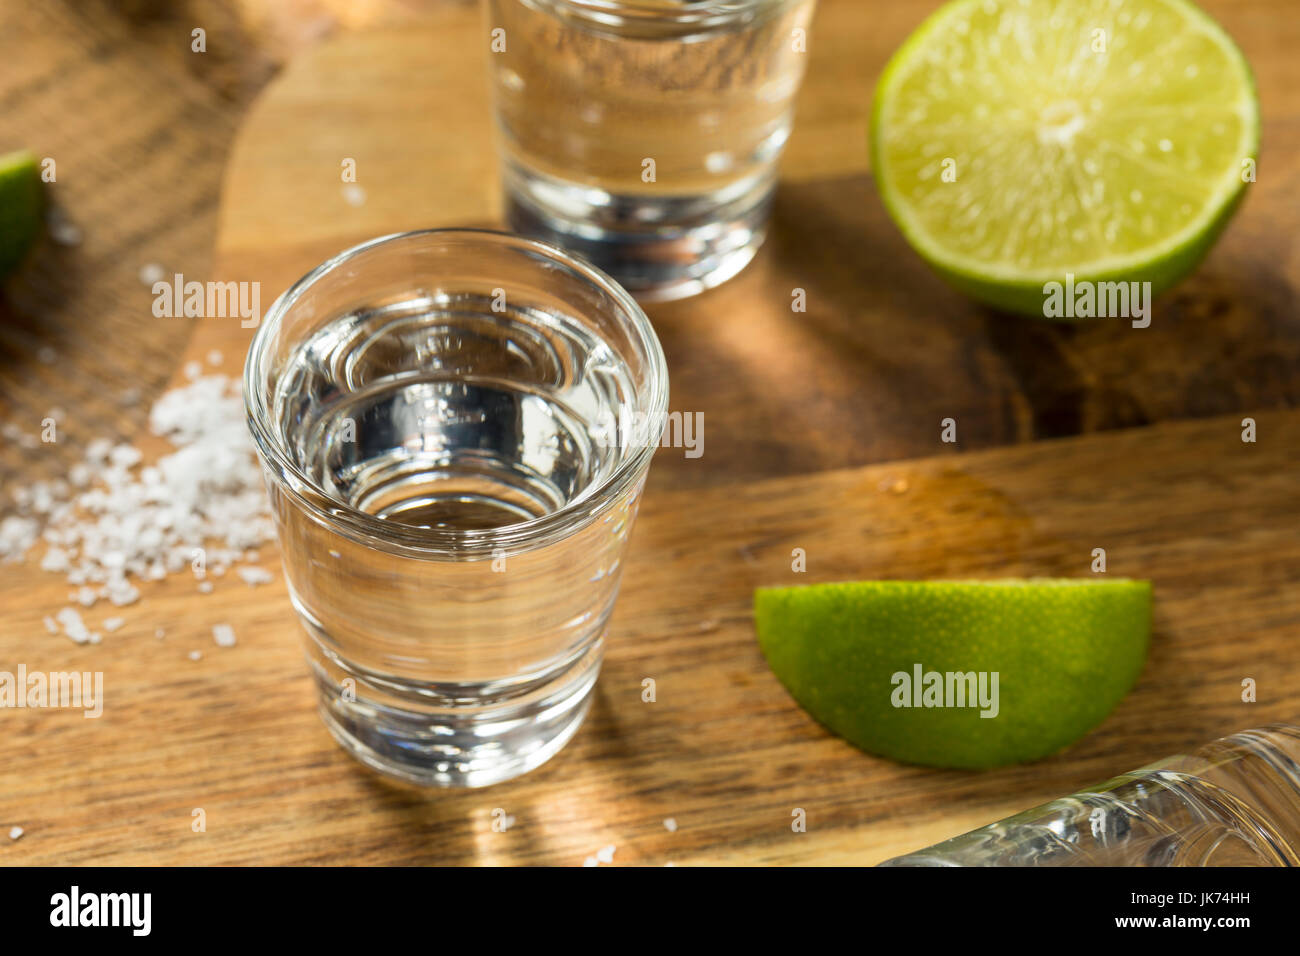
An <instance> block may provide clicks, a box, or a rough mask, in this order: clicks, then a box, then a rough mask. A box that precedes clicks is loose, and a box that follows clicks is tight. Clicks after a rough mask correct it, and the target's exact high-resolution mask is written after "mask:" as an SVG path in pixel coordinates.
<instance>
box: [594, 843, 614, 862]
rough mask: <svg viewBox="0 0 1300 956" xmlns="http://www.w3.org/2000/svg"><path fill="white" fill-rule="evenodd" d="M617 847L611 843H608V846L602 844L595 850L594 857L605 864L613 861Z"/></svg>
mask: <svg viewBox="0 0 1300 956" xmlns="http://www.w3.org/2000/svg"><path fill="white" fill-rule="evenodd" d="M617 849H618V847H616V846H614V845H613V844H610V845H609V846H602V847H601V848H600V849H599V850H597V851H596V859H597V860H599V861H600V862H601V863H606V864H608V863H613V862H614V851H615V850H617Z"/></svg>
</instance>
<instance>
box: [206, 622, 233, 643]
mask: <svg viewBox="0 0 1300 956" xmlns="http://www.w3.org/2000/svg"><path fill="white" fill-rule="evenodd" d="M212 639H213V640H214V641H216V642H217V646H218V647H234V646H235V629H234V628H233V627H231V626H230V625H229V624H218V625H217V626H216V627H214V628H213V629H212Z"/></svg>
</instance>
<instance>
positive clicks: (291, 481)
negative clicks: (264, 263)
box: [244, 230, 668, 787]
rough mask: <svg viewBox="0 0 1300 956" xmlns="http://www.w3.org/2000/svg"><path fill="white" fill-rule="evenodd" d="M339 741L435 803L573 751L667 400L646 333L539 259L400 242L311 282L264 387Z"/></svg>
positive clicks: (311, 647)
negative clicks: (445, 789) (437, 790)
mask: <svg viewBox="0 0 1300 956" xmlns="http://www.w3.org/2000/svg"><path fill="white" fill-rule="evenodd" d="M244 375H245V381H244V389H245V401H246V403H247V406H248V419H249V427H250V429H251V431H252V434H253V438H254V441H255V444H256V446H257V450H258V454H259V456H260V458H261V461H262V464H263V467H264V470H265V474H266V481H267V488H268V491H269V493H270V498H271V504H272V510H273V513H274V516H275V521H276V528H277V534H278V536H279V540H280V546H281V550H282V552H283V560H284V570H285V576H286V579H287V582H288V585H289V592H290V595H291V597H292V600H293V605H294V608H295V609H296V610H297V613H298V617H299V619H300V621H301V623H302V629H303V631H304V632H305V637H306V640H305V643H306V650H307V657H308V660H309V663H310V665H311V670H312V672H313V674H314V675H315V679H316V683H317V685H318V689H319V699H320V712H321V715H322V717H323V718H324V721H325V724H326V726H327V727H328V728H329V730H330V732H331V733H332V734H333V735H334V737H335V738H336V739H337V740H338V742H339V743H340V744H342V746H343V747H344V748H345V749H346V750H347V751H349V752H350V753H351V754H352V755H353V756H355V757H356V758H357V759H359V760H360V761H362V762H363V763H365V764H367V765H369V766H371V767H373V768H374V769H376V770H378V771H380V772H382V773H384V774H388V775H390V776H392V777H396V778H400V779H403V780H406V781H410V782H413V783H416V784H424V785H435V786H469V787H474V786H485V785H488V784H491V783H495V782H497V781H500V780H505V779H507V778H509V777H513V776H515V775H517V774H520V773H524V772H525V771H527V770H530V769H532V768H533V767H536V766H537V765H539V764H541V763H543V762H544V761H545V760H547V759H548V758H550V757H551V756H552V755H553V754H555V753H556V752H557V751H558V750H559V749H560V748H561V747H562V746H563V745H564V743H565V742H566V741H567V740H568V739H569V738H570V737H571V736H572V735H573V734H574V732H575V731H576V730H577V728H578V726H579V725H580V724H581V722H582V719H583V717H584V715H585V713H586V711H587V707H588V704H589V702H590V699H591V692H592V688H593V686H594V684H595V681H596V675H597V673H598V672H599V669H600V662H601V653H602V648H603V639H604V632H605V627H606V623H607V621H608V620H609V616H610V611H611V609H612V608H613V606H614V599H615V596H616V594H617V592H618V586H619V580H620V577H621V572H622V559H623V555H624V552H625V551H626V549H627V543H628V535H629V533H630V531H631V529H632V523H633V520H634V518H635V516H636V510H637V503H638V500H639V496H640V493H641V489H642V487H643V485H644V482H645V476H646V471H647V469H648V468H649V465H650V459H651V457H652V455H653V453H654V450H655V448H656V447H657V444H658V441H659V438H660V436H661V434H662V432H663V428H664V423H665V418H666V409H667V401H668V378H667V372H666V369H665V364H664V356H663V352H662V350H661V349H660V346H659V342H658V340H657V339H656V337H655V334H654V332H653V330H652V329H651V327H650V324H649V322H648V321H647V319H646V317H645V314H644V313H643V312H642V311H641V309H640V308H639V307H638V306H637V304H636V302H635V301H634V300H633V299H632V297H631V296H629V295H628V294H627V292H625V291H624V290H623V289H621V288H619V286H618V285H616V284H615V283H614V282H613V281H611V280H610V279H609V278H608V277H607V276H605V275H603V274H601V273H600V272H599V271H597V270H595V269H593V268H591V267H590V266H588V265H586V264H585V263H582V262H579V261H577V260H575V259H573V258H571V257H570V256H568V255H566V254H565V253H564V252H562V251H561V250H559V249H556V248H553V247H551V246H548V245H546V244H544V243H541V242H537V241H533V240H530V239H524V238H520V237H517V236H508V235H504V234H500V233H492V232H481V231H476V230H432V231H425V232H412V233H406V234H402V235H394V236H386V237H383V238H380V239H375V240H373V241H371V242H367V243H365V244H363V245H360V246H357V247H356V248H353V249H350V250H348V251H346V252H344V253H342V254H341V255H339V256H336V257H335V258H333V259H331V260H329V261H328V262H326V263H324V264H323V265H321V266H319V267H318V268H317V269H315V270H314V271H313V272H311V273H309V274H308V275H306V276H305V277H303V278H302V279H300V280H299V281H298V282H297V283H296V284H295V285H294V286H293V287H292V288H290V289H289V290H288V291H287V292H286V293H285V294H284V295H283V296H282V297H281V298H280V299H279V300H277V302H276V303H275V304H274V305H273V306H272V307H271V309H270V310H269V311H268V313H267V315H266V317H265V319H264V321H263V323H262V325H261V327H260V328H259V329H258V331H257V333H256V335H255V337H254V339H253V343H252V346H251V348H250V350H249V353H248V360H247V363H246V365H245V372H244Z"/></svg>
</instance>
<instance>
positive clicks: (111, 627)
mask: <svg viewBox="0 0 1300 956" xmlns="http://www.w3.org/2000/svg"><path fill="white" fill-rule="evenodd" d="M125 623H126V618H124V617H107V618H104V630H106V631H108V633H110V634H112V633H113V632H114V631H116V630H120V629H121V627H122V625H123V624H125Z"/></svg>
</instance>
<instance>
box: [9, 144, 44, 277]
mask: <svg viewBox="0 0 1300 956" xmlns="http://www.w3.org/2000/svg"><path fill="white" fill-rule="evenodd" d="M43 199H44V196H43V194H42V192H41V172H40V164H39V163H38V161H37V159H36V157H35V155H33V154H32V153H30V152H28V151H27V150H20V151H18V152H16V153H7V154H4V155H0V278H3V277H4V276H5V275H7V274H8V273H9V271H10V270H11V269H13V267H14V266H16V265H17V264H18V263H19V261H20V260H21V259H22V257H23V256H24V255H25V254H26V252H27V250H28V248H30V247H31V244H32V243H33V242H35V241H36V237H37V235H39V234H40V231H41V209H42V206H43Z"/></svg>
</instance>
